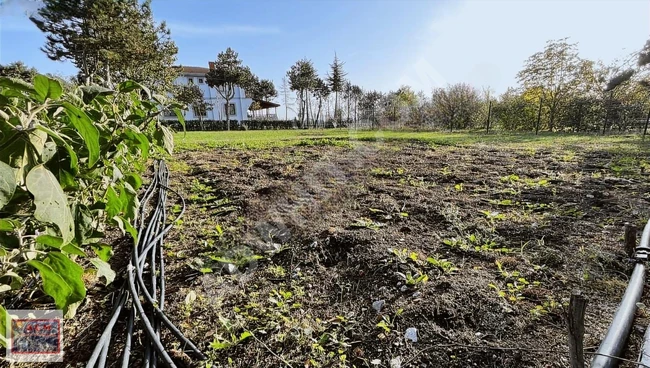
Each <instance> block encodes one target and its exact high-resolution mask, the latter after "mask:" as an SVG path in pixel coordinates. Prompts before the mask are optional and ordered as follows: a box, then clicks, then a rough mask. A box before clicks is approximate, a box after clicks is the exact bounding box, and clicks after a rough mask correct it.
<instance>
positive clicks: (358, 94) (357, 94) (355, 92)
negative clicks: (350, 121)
mask: <svg viewBox="0 0 650 368" xmlns="http://www.w3.org/2000/svg"><path fill="white" fill-rule="evenodd" d="M351 97H352V99H353V100H354V125H355V128H356V125H357V123H358V122H359V101H360V100H361V98H362V97H363V90H362V89H361V87H359V86H357V85H353V86H352V88H351Z"/></svg>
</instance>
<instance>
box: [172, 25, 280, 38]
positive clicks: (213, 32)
mask: <svg viewBox="0 0 650 368" xmlns="http://www.w3.org/2000/svg"><path fill="white" fill-rule="evenodd" d="M168 27H169V29H170V30H171V32H172V35H175V36H223V35H260V34H277V33H280V29H279V28H277V27H260V26H250V25H223V26H196V25H191V24H184V23H168Z"/></svg>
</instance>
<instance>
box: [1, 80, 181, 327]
mask: <svg viewBox="0 0 650 368" xmlns="http://www.w3.org/2000/svg"><path fill="white" fill-rule="evenodd" d="M180 107H182V106H180V105H178V104H175V103H173V102H170V101H168V100H167V98H166V97H164V96H160V95H152V94H151V93H150V92H149V90H148V89H147V88H146V87H144V86H142V85H140V84H139V83H137V82H133V81H127V82H123V83H120V84H119V85H118V86H117V88H116V89H115V90H111V89H106V88H102V87H99V86H83V87H76V88H74V89H73V90H71V91H64V90H63V88H62V86H61V84H60V82H59V81H57V80H55V79H52V78H48V77H46V76H43V75H38V76H36V77H35V78H34V83H33V84H28V83H26V82H24V81H21V80H16V79H9V78H0V294H1V293H3V292H8V291H11V290H16V289H19V288H21V287H22V285H23V280H24V279H25V278H26V277H30V275H32V274H33V273H34V272H38V273H40V279H39V280H40V282H41V284H40V285H41V286H42V288H43V291H44V292H45V293H46V294H47V295H49V296H51V297H52V298H53V299H54V302H55V304H56V307H57V308H59V309H64V310H69V309H70V311H72V312H74V308H72V307H73V306H76V305H78V304H79V303H80V302H81V301H82V300H83V299H84V297H85V295H86V288H85V286H84V282H83V279H82V275H83V274H84V272H86V271H87V270H84V268H82V266H81V265H82V264H83V265H86V264H89V263H91V264H93V265H94V266H95V268H96V272H97V273H98V276H104V277H105V278H106V281H107V283H110V282H111V281H112V278H113V277H114V273H113V272H112V271H111V269H110V267H109V266H108V263H107V262H108V260H109V257H110V255H111V252H112V250H111V247H110V246H108V245H106V244H102V243H101V240H102V238H103V237H104V231H105V230H106V228H107V226H109V225H111V226H117V227H119V228H120V229H122V230H123V231H124V232H127V233H129V234H131V236H132V237H133V238H134V239H136V238H137V235H138V234H137V231H136V230H135V228H134V226H133V221H134V219H135V216H136V212H137V208H138V199H137V190H138V188H139V187H140V186H141V185H142V178H141V176H140V174H141V173H142V172H143V170H144V169H145V165H146V162H147V160H148V158H149V157H150V156H151V155H158V156H162V155H166V154H168V153H171V152H172V149H173V137H172V133H171V131H170V130H169V129H168V128H166V127H165V126H163V125H161V123H160V121H159V119H158V117H159V116H160V115H161V114H162V112H163V111H164V110H172V111H176V112H177V114H178V115H179V119H181V121H182V116H180V110H179V108H180ZM93 253H94V255H95V256H94V257H91V258H90V259H89V261H90V262H88V261H80V259H81V258H85V257H88V255H89V254H93ZM93 272H94V271H93ZM2 312H3V310H2V307H0V314H2ZM1 318H2V316H0V319H1Z"/></svg>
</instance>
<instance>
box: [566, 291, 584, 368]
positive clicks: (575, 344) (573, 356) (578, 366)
mask: <svg viewBox="0 0 650 368" xmlns="http://www.w3.org/2000/svg"><path fill="white" fill-rule="evenodd" d="M586 307H587V298H585V296H584V295H582V293H580V291H574V292H573V293H572V294H571V300H570V301H569V311H568V315H567V327H568V329H569V361H570V363H571V368H584V367H585V357H584V355H583V348H584V347H583V340H584V335H585V309H586Z"/></svg>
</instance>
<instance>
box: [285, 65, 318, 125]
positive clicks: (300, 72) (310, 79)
mask: <svg viewBox="0 0 650 368" xmlns="http://www.w3.org/2000/svg"><path fill="white" fill-rule="evenodd" d="M316 76H317V74H316V69H315V68H314V64H313V63H312V62H311V60H308V59H302V60H298V61H297V62H296V63H295V64H294V65H292V66H291V69H289V71H288V72H287V77H288V78H289V86H290V88H291V90H292V91H296V93H297V94H298V100H299V103H300V105H299V109H298V111H299V115H300V127H301V128H302V127H304V126H305V125H304V124H305V116H306V118H307V123H309V110H308V108H309V104H308V99H309V91H310V90H312V89H313V88H314V87H315V85H316Z"/></svg>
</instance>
